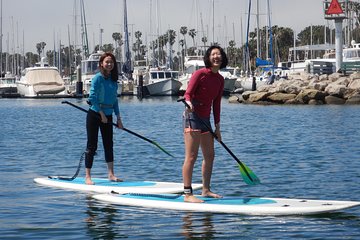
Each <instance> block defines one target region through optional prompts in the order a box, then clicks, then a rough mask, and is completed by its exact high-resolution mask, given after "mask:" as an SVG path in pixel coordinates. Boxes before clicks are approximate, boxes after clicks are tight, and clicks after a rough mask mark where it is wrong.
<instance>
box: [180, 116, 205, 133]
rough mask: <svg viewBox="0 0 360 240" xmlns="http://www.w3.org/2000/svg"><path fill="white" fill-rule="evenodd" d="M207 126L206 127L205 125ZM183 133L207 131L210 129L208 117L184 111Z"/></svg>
mask: <svg viewBox="0 0 360 240" xmlns="http://www.w3.org/2000/svg"><path fill="white" fill-rule="evenodd" d="M207 126H208V127H207ZM183 127H184V133H187V132H201V133H208V132H209V128H210V129H211V124H210V118H200V117H199V116H197V115H196V114H195V113H192V112H190V113H189V112H186V111H185V112H184V114H183Z"/></svg>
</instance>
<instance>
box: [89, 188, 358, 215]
mask: <svg viewBox="0 0 360 240" xmlns="http://www.w3.org/2000/svg"><path fill="white" fill-rule="evenodd" d="M93 197H94V198H95V199H97V200H101V201H105V202H109V203H113V204H119V205H126V206H136V207H146V208H160V209H171V210H183V211H196V212H213V213H236V214H244V215H309V214H319V213H326V212H332V211H336V210H341V209H346V208H351V207H355V206H359V205H360V202H354V201H330V200H309V199H285V198H238V197H225V198H206V197H201V196H198V197H199V198H200V199H202V200H204V201H205V202H204V203H188V202H184V196H183V195H176V194H139V193H133V194H132V193H129V194H114V193H113V194H97V195H94V196H93Z"/></svg>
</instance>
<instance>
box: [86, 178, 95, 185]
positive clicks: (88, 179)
mask: <svg viewBox="0 0 360 240" xmlns="http://www.w3.org/2000/svg"><path fill="white" fill-rule="evenodd" d="M85 183H86V184H87V185H95V183H94V182H93V181H91V178H85Z"/></svg>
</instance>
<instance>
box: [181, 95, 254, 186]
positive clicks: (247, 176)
mask: <svg viewBox="0 0 360 240" xmlns="http://www.w3.org/2000/svg"><path fill="white" fill-rule="evenodd" d="M177 101H178V102H183V103H184V104H185V106H186V107H187V108H189V109H190V106H189V104H188V103H187V102H186V101H185V98H180V99H178V100H177ZM194 114H195V113H194ZM199 119H200V121H201V123H202V124H204V126H205V127H206V128H207V129H208V130H209V132H210V133H211V134H212V135H213V136H214V138H215V139H217V136H216V134H215V133H214V132H213V130H212V129H211V127H210V126H208V125H207V124H206V123H205V122H204V121H203V120H202V119H201V118H199ZM218 142H219V143H220V144H221V146H223V147H224V148H225V149H226V151H227V152H228V153H230V155H231V156H232V157H233V158H234V159H235V160H236V162H237V163H238V164H239V169H240V173H241V176H242V178H243V180H244V182H245V183H247V184H249V185H256V184H259V183H260V179H259V178H258V177H257V176H256V175H255V173H253V171H251V169H250V168H248V167H247V166H246V165H245V164H244V163H243V162H241V161H240V160H239V159H238V158H237V157H236V156H235V154H234V153H233V152H232V151H231V150H230V149H229V148H228V147H227V146H226V145H225V143H223V142H222V141H218Z"/></svg>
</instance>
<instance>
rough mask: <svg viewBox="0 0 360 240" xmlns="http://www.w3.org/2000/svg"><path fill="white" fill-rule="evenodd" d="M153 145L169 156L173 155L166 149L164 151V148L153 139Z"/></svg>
mask: <svg viewBox="0 0 360 240" xmlns="http://www.w3.org/2000/svg"><path fill="white" fill-rule="evenodd" d="M152 143H153V144H154V145H155V146H157V147H158V148H159V149H160V150H161V151H163V152H164V153H166V154H167V155H169V156H170V157H174V156H173V155H171V154H170V153H169V152H168V151H166V150H165V149H164V148H162V147H161V146H160V145H159V144H158V143H157V142H155V141H153V142H152Z"/></svg>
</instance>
